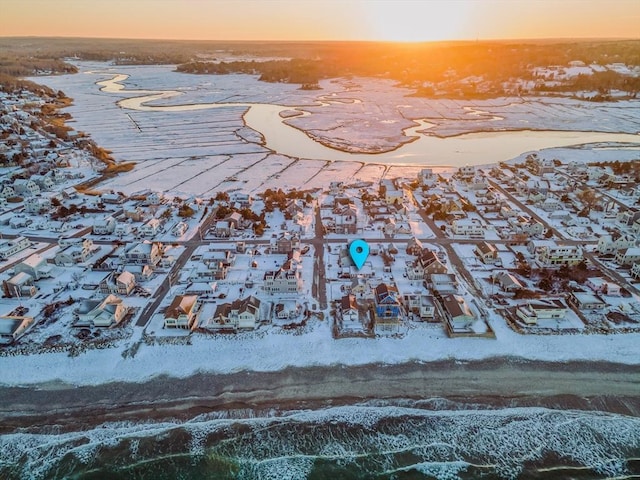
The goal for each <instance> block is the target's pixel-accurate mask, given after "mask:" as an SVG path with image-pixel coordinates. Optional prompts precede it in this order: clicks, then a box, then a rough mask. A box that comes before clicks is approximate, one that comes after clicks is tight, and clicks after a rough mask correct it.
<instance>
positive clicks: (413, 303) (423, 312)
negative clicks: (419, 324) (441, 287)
mask: <svg viewBox="0 0 640 480" xmlns="http://www.w3.org/2000/svg"><path fill="white" fill-rule="evenodd" d="M404 304H405V306H406V307H407V310H408V311H410V312H411V313H413V314H414V315H417V316H418V317H420V319H421V320H427V321H429V320H433V318H434V317H435V310H436V306H435V303H434V300H433V297H432V296H431V295H425V294H421V293H409V294H406V295H404Z"/></svg>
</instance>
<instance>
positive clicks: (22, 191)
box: [13, 178, 40, 196]
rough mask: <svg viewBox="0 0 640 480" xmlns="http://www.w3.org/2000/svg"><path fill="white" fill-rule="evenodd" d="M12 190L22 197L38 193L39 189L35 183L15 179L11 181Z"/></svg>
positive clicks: (28, 180)
mask: <svg viewBox="0 0 640 480" xmlns="http://www.w3.org/2000/svg"><path fill="white" fill-rule="evenodd" d="M13 189H14V190H15V192H16V193H17V194H18V195H22V196H33V195H37V194H39V193H40V187H39V186H38V184H37V183H36V182H34V181H33V180H30V179H24V178H16V179H15V180H14V181H13Z"/></svg>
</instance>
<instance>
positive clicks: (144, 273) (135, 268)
mask: <svg viewBox="0 0 640 480" xmlns="http://www.w3.org/2000/svg"><path fill="white" fill-rule="evenodd" d="M124 268H125V269H126V271H127V272H130V273H131V274H133V276H134V278H135V279H136V283H142V282H146V281H147V280H149V279H150V278H151V276H152V275H153V269H152V268H151V267H150V266H149V265H125V266H124Z"/></svg>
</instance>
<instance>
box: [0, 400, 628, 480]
mask: <svg viewBox="0 0 640 480" xmlns="http://www.w3.org/2000/svg"><path fill="white" fill-rule="evenodd" d="M428 406H432V405H428ZM472 408H473V407H472ZM254 413H255V412H254ZM260 414H261V416H254V417H253V418H250V415H249V414H248V412H247V411H243V412H242V417H240V415H239V414H238V412H219V413H214V414H205V415H200V416H198V417H195V418H193V419H191V420H189V421H188V422H179V421H175V422H158V423H135V422H121V423H106V424H103V425H100V426H99V427H96V428H93V429H90V430H84V431H78V432H68V433H62V434H52V433H13V434H9V435H3V436H1V437H0V477H2V478H33V479H40V478H94V477H90V476H89V477H85V475H88V474H89V472H90V473H91V474H94V473H99V474H104V475H111V476H112V477H114V478H116V477H118V476H133V475H134V474H135V476H137V477H138V478H173V477H175V476H176V474H177V473H178V472H185V471H189V470H190V469H193V470H194V471H196V472H200V473H203V472H209V473H211V472H214V473H215V474H216V475H217V476H216V478H260V479H263V478H264V479H270V478H278V479H286V478H292V479H293V478H295V479H300V478H309V477H312V476H314V475H316V474H317V472H318V471H326V472H329V473H328V474H327V475H329V474H330V475H332V476H326V477H325V478H339V477H343V476H347V473H348V472H351V474H354V475H356V477H355V478H371V477H382V478H393V477H395V476H398V475H400V473H401V472H409V471H411V472H414V473H416V474H420V475H423V476H424V478H437V479H444V480H450V479H455V478H473V475H474V473H473V472H476V473H477V472H478V471H484V472H486V471H489V472H491V473H492V474H493V475H494V476H498V477H500V478H505V479H512V478H517V477H518V476H520V475H521V474H522V472H523V471H525V470H527V469H530V468H536V469H538V468H547V469H553V468H554V467H556V466H570V467H576V468H581V469H586V470H587V471H591V472H592V474H597V475H602V476H608V477H614V476H623V475H626V474H629V468H630V467H629V462H628V461H627V459H629V458H633V457H637V456H638V454H639V453H640V419H638V418H634V417H628V416H624V415H619V414H612V413H603V412H597V411H582V410H553V409H549V408H501V409H469V410H459V409H456V410H432V409H423V408H415V407H413V408H411V407H408V406H390V405H387V406H381V405H373V406H372V405H352V406H342V407H333V408H326V409H322V410H313V411H295V412H280V411H276V410H272V411H269V412H266V413H265V412H260ZM635 465H636V467H637V464H635ZM354 472H355V473H354ZM470 472H471V473H470ZM634 473H638V472H634ZM193 478H197V477H193ZM321 478H322V477H321Z"/></svg>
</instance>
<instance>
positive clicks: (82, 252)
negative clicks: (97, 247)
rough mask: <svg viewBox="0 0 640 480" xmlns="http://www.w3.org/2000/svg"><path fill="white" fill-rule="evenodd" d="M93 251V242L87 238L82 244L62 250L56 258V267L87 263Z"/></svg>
mask: <svg viewBox="0 0 640 480" xmlns="http://www.w3.org/2000/svg"><path fill="white" fill-rule="evenodd" d="M92 251H93V242H92V241H91V240H90V239H88V238H85V239H83V241H82V243H75V244H72V245H68V246H66V247H64V248H63V249H62V250H60V251H59V252H58V253H57V254H56V256H55V258H54V262H55V264H56V265H74V264H76V263H83V262H86V261H87V259H88V258H89V257H90V256H91V253H92Z"/></svg>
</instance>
